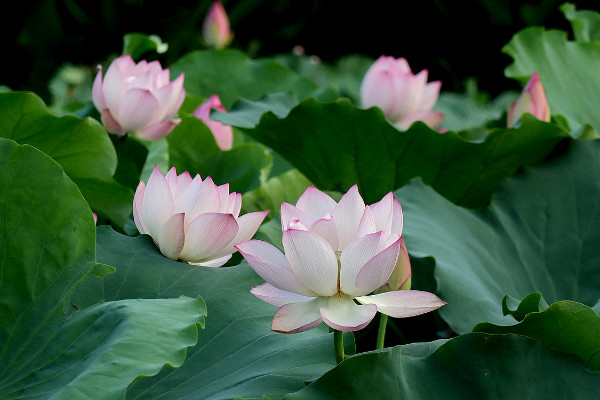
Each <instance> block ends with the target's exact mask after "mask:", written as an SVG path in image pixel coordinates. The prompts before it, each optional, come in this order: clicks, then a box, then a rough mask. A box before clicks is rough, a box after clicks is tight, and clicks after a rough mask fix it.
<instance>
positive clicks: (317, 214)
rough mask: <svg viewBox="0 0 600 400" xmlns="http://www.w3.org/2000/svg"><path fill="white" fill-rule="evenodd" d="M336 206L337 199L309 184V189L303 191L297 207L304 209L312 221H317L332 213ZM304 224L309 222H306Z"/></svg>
mask: <svg viewBox="0 0 600 400" xmlns="http://www.w3.org/2000/svg"><path fill="white" fill-rule="evenodd" d="M335 206H336V202H335V200H333V199H332V198H331V197H329V195H327V194H325V193H323V192H321V191H320V190H319V189H317V188H315V187H314V186H309V187H308V189H306V190H305V191H304V193H302V196H300V198H299V199H298V202H297V203H296V207H298V208H299V209H300V210H302V211H304V213H305V214H306V215H307V216H308V219H309V220H310V223H312V222H313V221H316V220H317V219H319V218H321V217H322V216H323V215H325V214H332V211H333V208H334V207H335ZM303 223H304V222H303ZM310 223H309V224H310ZM304 225H307V224H306V223H304Z"/></svg>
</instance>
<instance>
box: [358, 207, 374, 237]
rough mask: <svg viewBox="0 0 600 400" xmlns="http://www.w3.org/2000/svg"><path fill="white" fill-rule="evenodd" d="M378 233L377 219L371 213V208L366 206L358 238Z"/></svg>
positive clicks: (359, 226) (359, 225)
mask: <svg viewBox="0 0 600 400" xmlns="http://www.w3.org/2000/svg"><path fill="white" fill-rule="evenodd" d="M375 232H377V226H376V225H375V217H374V216H373V212H372V211H371V206H365V212H364V213H363V216H362V218H361V220H360V223H359V224H358V232H357V233H356V237H357V238H358V237H361V236H365V235H368V234H369V233H375Z"/></svg>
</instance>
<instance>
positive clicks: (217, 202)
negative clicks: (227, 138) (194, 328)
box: [133, 166, 269, 267]
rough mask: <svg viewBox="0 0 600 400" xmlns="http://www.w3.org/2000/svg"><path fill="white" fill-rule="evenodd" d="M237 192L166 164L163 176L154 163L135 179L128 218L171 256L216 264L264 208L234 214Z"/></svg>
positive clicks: (242, 237) (237, 207)
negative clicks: (143, 177) (149, 171)
mask: <svg viewBox="0 0 600 400" xmlns="http://www.w3.org/2000/svg"><path fill="white" fill-rule="evenodd" d="M241 207H242V195H241V194H239V193H235V192H233V193H229V184H224V185H221V186H217V185H215V184H214V183H213V181H212V179H211V178H210V177H209V178H206V179H205V180H204V181H203V180H202V179H201V178H200V175H196V176H195V177H194V179H192V177H191V176H190V174H189V173H188V172H184V173H182V174H181V175H177V172H176V170H175V168H171V170H170V171H169V173H168V174H167V176H166V177H165V176H164V175H163V174H162V172H161V171H160V169H158V167H156V166H155V167H154V171H153V172H152V175H151V176H150V179H148V184H147V185H145V184H144V182H140V184H139V185H138V187H137V190H136V191H135V197H134V199H133V218H134V221H135V225H136V226H137V228H138V230H139V231H140V233H142V234H148V235H150V236H151V237H152V240H154V243H156V245H157V246H158V248H159V249H160V251H161V253H162V254H163V255H164V256H165V257H168V258H170V259H172V260H183V261H186V262H188V263H190V264H195V265H202V266H206V267H220V266H221V265H223V264H225V263H226V262H227V260H229V259H230V258H231V254H232V253H233V252H235V251H236V250H235V247H234V245H235V244H237V243H239V242H242V241H245V240H248V239H250V238H252V236H254V234H255V233H256V230H257V229H258V228H259V226H260V224H261V223H262V221H263V220H264V218H265V217H266V215H267V214H268V213H269V212H268V211H260V212H254V213H249V214H245V215H242V216H241V217H239V213H240V209H241Z"/></svg>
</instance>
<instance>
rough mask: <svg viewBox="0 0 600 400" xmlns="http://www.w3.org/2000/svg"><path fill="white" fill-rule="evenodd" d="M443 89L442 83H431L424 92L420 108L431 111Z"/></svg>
mask: <svg viewBox="0 0 600 400" xmlns="http://www.w3.org/2000/svg"><path fill="white" fill-rule="evenodd" d="M441 88H442V81H434V82H429V83H428V84H427V86H425V90H424V91H423V98H422V99H421V107H420V108H422V109H427V110H431V109H432V108H433V106H434V105H435V103H436V102H437V100H438V97H439V95H440V89H441Z"/></svg>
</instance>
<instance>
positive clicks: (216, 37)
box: [202, 1, 233, 49]
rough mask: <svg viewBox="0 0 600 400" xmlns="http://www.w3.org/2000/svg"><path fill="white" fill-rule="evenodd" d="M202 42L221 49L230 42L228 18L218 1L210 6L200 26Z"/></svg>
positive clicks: (230, 34) (231, 34)
mask: <svg viewBox="0 0 600 400" xmlns="http://www.w3.org/2000/svg"><path fill="white" fill-rule="evenodd" d="M202 33H203V38H204V43H205V45H206V46H208V47H213V48H215V49H223V48H225V47H227V46H228V45H229V43H231V40H232V39H233V33H231V30H230V28H229V18H228V17H227V13H226V12H225V8H224V7H223V4H221V2H220V1H215V2H214V3H212V5H211V6H210V10H208V14H207V15H206V19H205V20H204V25H203V26H202Z"/></svg>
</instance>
